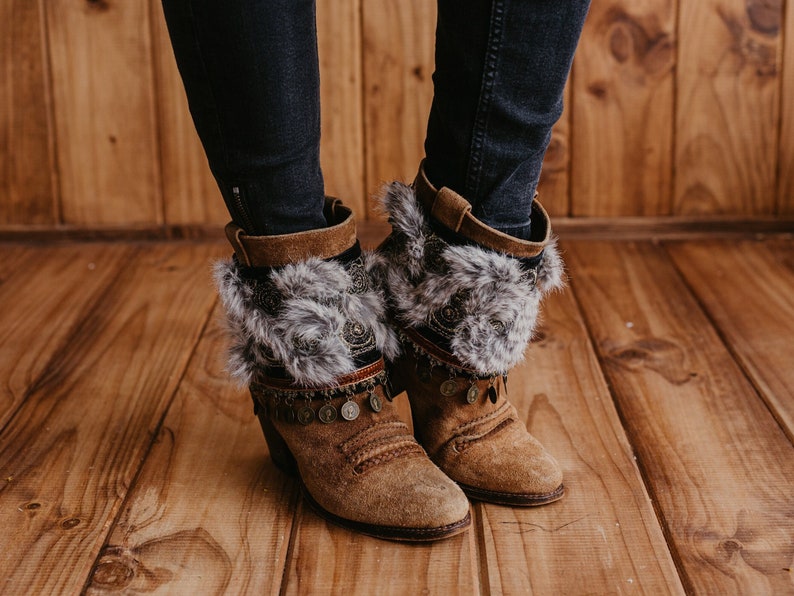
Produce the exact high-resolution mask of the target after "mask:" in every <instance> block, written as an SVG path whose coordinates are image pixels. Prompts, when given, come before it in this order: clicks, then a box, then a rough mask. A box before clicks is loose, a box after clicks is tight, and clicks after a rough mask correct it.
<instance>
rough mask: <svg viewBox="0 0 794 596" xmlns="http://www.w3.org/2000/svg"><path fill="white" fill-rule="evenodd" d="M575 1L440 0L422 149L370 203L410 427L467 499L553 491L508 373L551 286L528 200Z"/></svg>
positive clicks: (552, 254) (532, 498) (562, 71)
mask: <svg viewBox="0 0 794 596" xmlns="http://www.w3.org/2000/svg"><path fill="white" fill-rule="evenodd" d="M587 8H588V1H587V0H440V2H439V21H438V34H437V35H438V37H437V43H436V60H437V63H436V72H435V73H434V75H433V80H434V82H435V98H434V101H433V107H432V111H431V115H430V120H429V125H428V135H427V141H426V153H427V159H426V160H425V162H424V164H423V167H421V168H420V171H419V174H418V176H417V177H416V180H415V181H414V184H413V186H411V187H407V186H404V185H401V184H400V183H394V184H392V185H391V186H390V187H389V188H388V189H387V191H386V192H385V194H384V198H383V202H384V207H385V210H386V211H387V213H388V214H389V221H390V222H391V224H392V228H393V233H392V235H391V236H390V237H389V239H388V240H387V241H386V242H385V243H384V244H383V245H382V246H381V252H382V254H383V256H384V261H385V263H386V265H385V272H384V273H383V274H382V277H383V278H384V279H385V280H386V282H387V285H388V291H389V299H390V302H391V304H392V307H393V311H394V319H395V321H396V324H397V326H398V327H399V331H400V338H401V340H402V344H403V353H402V355H401V357H400V358H399V359H398V360H396V361H395V362H394V364H393V370H394V375H395V378H399V379H401V380H402V382H403V384H404V387H405V389H406V391H407V393H408V398H409V400H410V402H411V413H412V415H413V418H414V432H415V433H416V436H417V438H418V439H419V441H420V442H421V443H422V446H423V447H424V448H425V450H426V451H427V453H428V455H430V457H431V458H432V459H433V461H434V462H435V463H436V464H437V465H438V466H439V467H440V468H441V469H442V470H443V471H444V473H445V474H447V475H448V476H449V477H450V478H452V479H453V480H455V482H457V483H458V484H459V485H460V486H461V487H462V488H463V490H464V491H465V492H466V494H467V495H468V496H469V497H471V498H474V499H478V500H483V501H490V502H494V503H502V504H507V505H520V506H532V505H541V504H544V503H549V502H552V501H555V500H557V499H559V498H561V497H562V496H563V493H564V489H563V483H562V478H563V474H562V470H561V468H560V466H559V465H558V464H557V462H556V461H555V460H554V458H553V457H552V456H551V455H550V454H549V453H548V452H547V451H546V450H545V449H544V447H543V446H542V445H541V444H540V443H539V442H538V441H537V440H536V439H535V438H534V437H533V436H532V435H530V434H529V432H528V431H527V429H526V427H525V426H524V423H523V422H522V420H521V418H520V416H519V415H518V412H517V411H516V409H515V408H514V407H513V406H512V405H511V404H510V402H509V401H508V399H507V375H508V372H509V371H510V369H512V368H513V366H515V365H516V364H518V363H519V362H520V361H521V360H522V359H523V356H524V351H525V349H526V346H527V344H528V342H529V341H530V339H531V338H532V334H533V332H534V329H535V324H536V321H537V317H538V312H539V307H540V301H541V299H542V297H543V295H544V294H546V293H547V292H549V291H551V290H554V289H557V288H560V287H561V286H562V277H563V276H562V261H561V259H560V256H559V253H558V252H557V250H556V248H555V243H554V239H553V236H552V234H551V227H550V223H549V219H548V216H547V214H546V212H545V211H544V210H543V208H542V207H541V205H540V203H538V202H533V196H534V193H535V187H536V186H537V182H538V177H539V175H540V167H541V163H542V160H543V154H544V152H545V150H546V147H547V145H548V141H549V137H550V134H551V128H552V125H553V124H554V122H555V121H556V120H557V119H558V118H559V115H560V112H561V110H562V92H563V87H564V85H565V80H566V78H567V75H568V71H569V69H570V64H571V60H572V57H573V51H574V48H575V46H576V42H577V40H578V37H579V32H580V31H581V27H582V21H583V19H584V16H585V14H586V12H587ZM530 224H531V225H530Z"/></svg>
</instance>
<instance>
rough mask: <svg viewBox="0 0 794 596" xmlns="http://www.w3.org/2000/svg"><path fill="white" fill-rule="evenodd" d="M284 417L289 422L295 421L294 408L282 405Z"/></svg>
mask: <svg viewBox="0 0 794 596" xmlns="http://www.w3.org/2000/svg"><path fill="white" fill-rule="evenodd" d="M284 419H285V420H286V421H287V422H289V423H290V424H294V423H295V419H296V416H295V410H293V409H292V407H291V406H284Z"/></svg>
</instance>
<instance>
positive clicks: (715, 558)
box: [567, 243, 794, 594]
mask: <svg viewBox="0 0 794 596" xmlns="http://www.w3.org/2000/svg"><path fill="white" fill-rule="evenodd" d="M567 247H568V262H569V266H570V268H571V271H572V276H573V278H574V279H573V287H574V290H575V292H576V296H577V298H578V301H579V303H580V305H581V306H582V309H583V312H584V314H585V318H586V320H587V324H588V326H589V328H590V330H591V333H592V335H593V337H594V340H595V342H596V345H597V347H598V350H599V355H600V357H601V361H602V366H603V369H604V371H605V373H606V376H607V379H608V380H609V382H610V385H611V387H612V390H613V392H614V396H615V398H616V400H617V403H618V405H619V409H620V412H621V416H622V419H623V420H624V423H625V426H626V429H627V432H628V435H629V438H630V440H631V441H632V443H633V445H634V447H635V449H636V452H637V454H638V457H639V463H640V466H641V468H642V469H643V471H644V474H645V475H646V478H647V481H648V483H649V486H650V491H651V497H652V498H653V499H654V501H655V503H656V507H657V509H658V511H659V514H660V516H661V518H662V519H663V521H664V523H665V524H666V532H667V535H668V536H669V540H670V545H671V548H672V549H673V553H674V555H675V556H676V558H677V563H678V566H679V571H680V572H681V573H682V574H683V575H682V579H683V580H684V584H685V587H686V588H687V590H688V591H691V592H694V593H698V594H772V593H791V591H792V588H794V584H793V583H792V577H794V576H792V573H791V563H792V557H793V555H794V547H793V545H794V515H792V511H794V492H793V491H792V486H794V446H792V444H791V443H790V442H789V441H788V439H787V437H786V435H785V434H784V433H783V431H782V430H781V428H780V426H779V425H778V424H777V422H776V421H775V419H774V418H773V417H772V415H771V414H770V412H769V410H768V409H767V408H766V406H765V404H764V403H763V402H762V400H761V399H760V398H759V396H758V395H757V393H756V391H755V389H754V388H753V387H752V385H751V384H750V383H749V381H748V380H747V378H746V377H745V376H744V375H743V373H742V371H741V370H740V368H739V366H738V365H737V364H736V362H735V361H734V360H733V359H732V358H731V355H730V354H729V353H728V351H727V350H726V348H725V346H724V344H723V343H722V341H721V340H720V338H719V336H718V335H717V333H716V331H715V330H714V329H713V328H712V327H711V325H710V323H709V321H708V319H707V318H706V316H705V314H704V313H703V312H702V310H701V309H700V307H699V305H698V303H697V301H696V300H695V298H694V297H693V296H692V295H691V294H690V293H689V291H688V289H687V287H686V286H685V285H684V283H683V281H682V279H681V278H680V277H679V275H678V273H677V272H676V270H675V269H674V267H673V265H672V263H671V262H670V261H669V259H668V258H667V256H666V253H665V252H664V250H663V249H662V248H661V247H658V246H653V245H651V244H648V243H642V244H637V243H625V244H620V243H612V244H607V243H587V244H585V243H581V244H576V243H572V244H568V245H567Z"/></svg>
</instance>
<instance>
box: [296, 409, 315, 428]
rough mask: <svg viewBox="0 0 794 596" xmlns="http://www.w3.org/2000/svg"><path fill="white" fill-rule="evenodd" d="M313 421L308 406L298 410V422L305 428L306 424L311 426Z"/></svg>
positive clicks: (312, 414) (312, 412)
mask: <svg viewBox="0 0 794 596" xmlns="http://www.w3.org/2000/svg"><path fill="white" fill-rule="evenodd" d="M313 420H314V410H312V409H311V408H310V407H309V406H303V407H302V408H301V409H300V410H298V422H300V423H301V424H303V425H304V426H305V425H307V424H311V423H312V421H313Z"/></svg>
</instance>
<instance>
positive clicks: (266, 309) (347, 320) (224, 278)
mask: <svg viewBox="0 0 794 596" xmlns="http://www.w3.org/2000/svg"><path fill="white" fill-rule="evenodd" d="M372 266H373V258H372V256H371V255H370V254H368V253H364V254H363V255H362V256H361V257H360V258H359V259H356V260H354V261H353V262H352V263H350V264H348V265H347V266H344V265H342V264H341V263H339V262H336V261H324V260H321V259H315V258H313V259H308V260H306V261H303V262H301V263H295V264H291V265H287V266H285V267H281V268H278V269H273V270H271V271H270V272H268V273H267V274H266V275H265V276H264V277H262V278H256V279H250V278H246V277H244V275H243V271H242V269H241V267H240V266H239V265H238V264H237V263H235V262H234V261H233V260H231V259H230V260H225V261H220V262H218V263H216V265H215V271H214V277H215V283H216V285H217V287H218V293H219V294H220V298H221V302H222V303H223V306H224V307H225V308H226V315H227V320H228V328H229V331H230V334H231V337H232V344H231V347H230V353H229V366H228V367H229V371H230V373H231V374H232V376H233V377H234V378H235V379H236V380H237V381H239V382H240V383H241V384H248V383H250V382H251V381H253V380H254V379H255V378H256V374H255V373H256V371H257V368H261V367H267V366H273V365H280V366H283V367H284V369H285V370H286V372H287V373H288V374H289V375H290V376H291V377H292V378H293V379H294V380H295V383H296V385H298V386H301V387H312V388H324V387H332V386H334V385H335V384H336V379H337V378H339V377H340V376H342V375H345V374H348V373H351V372H353V371H354V370H356V356H357V355H360V354H365V353H366V354H368V353H371V352H372V350H378V351H380V352H381V353H382V354H383V355H384V356H386V357H387V358H393V357H394V356H396V354H397V353H398V351H399V342H398V340H397V338H396V336H395V334H394V332H393V331H392V330H391V328H390V327H389V326H388V325H387V324H386V323H385V317H386V307H385V299H384V296H383V293H382V291H381V290H380V289H379V288H378V287H376V286H375V285H374V284H373V283H372V276H371V272H372Z"/></svg>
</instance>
